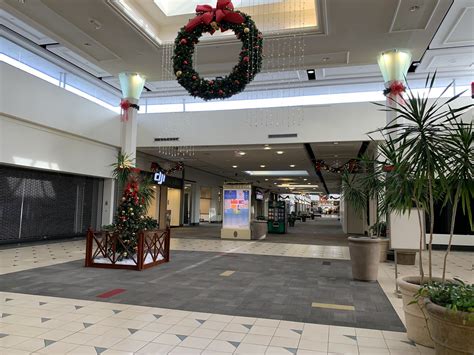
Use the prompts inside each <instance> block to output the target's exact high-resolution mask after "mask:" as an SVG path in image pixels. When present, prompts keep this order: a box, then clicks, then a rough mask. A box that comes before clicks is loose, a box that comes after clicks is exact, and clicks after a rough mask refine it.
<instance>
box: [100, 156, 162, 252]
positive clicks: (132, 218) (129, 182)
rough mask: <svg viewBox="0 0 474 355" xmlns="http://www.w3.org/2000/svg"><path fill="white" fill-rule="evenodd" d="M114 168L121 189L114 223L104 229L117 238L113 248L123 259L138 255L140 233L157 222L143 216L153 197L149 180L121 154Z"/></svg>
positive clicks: (151, 227)
mask: <svg viewBox="0 0 474 355" xmlns="http://www.w3.org/2000/svg"><path fill="white" fill-rule="evenodd" d="M113 167H114V177H115V178H116V179H117V180H118V182H119V184H120V186H123V187H124V188H123V193H122V198H121V201H120V204H119V206H118V208H117V213H116V215H115V218H114V224H113V225H111V226H108V227H107V229H108V230H109V231H111V232H112V233H114V234H115V235H117V236H118V237H119V238H118V239H117V241H116V243H115V246H114V248H115V252H116V253H118V254H119V255H120V258H121V259H122V258H129V257H133V256H134V255H135V254H136V253H137V245H138V235H139V233H140V231H143V230H147V229H153V228H157V226H158V222H157V221H156V220H154V219H152V218H150V217H147V216H146V211H147V209H148V206H149V205H150V203H151V201H152V200H153V197H154V192H153V188H152V182H151V179H150V178H147V177H146V176H143V175H142V174H141V171H140V169H137V168H135V167H133V164H132V161H131V159H130V158H129V157H128V156H126V155H123V154H119V156H118V159H117V163H116V164H113Z"/></svg>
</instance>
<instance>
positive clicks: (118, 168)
mask: <svg viewBox="0 0 474 355" xmlns="http://www.w3.org/2000/svg"><path fill="white" fill-rule="evenodd" d="M110 166H111V167H113V168H114V170H113V172H112V176H113V177H114V178H115V179H117V180H118V182H119V184H120V185H121V186H123V185H125V183H126V182H127V180H128V178H129V176H130V173H131V172H132V169H133V160H132V159H131V157H130V156H129V155H127V154H122V153H118V155H117V162H116V163H114V164H111V165H110Z"/></svg>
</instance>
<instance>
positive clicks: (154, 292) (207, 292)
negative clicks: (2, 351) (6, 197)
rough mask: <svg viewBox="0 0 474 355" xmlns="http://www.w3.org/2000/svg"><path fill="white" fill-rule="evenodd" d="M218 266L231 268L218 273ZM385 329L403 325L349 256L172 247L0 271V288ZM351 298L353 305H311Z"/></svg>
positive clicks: (343, 302)
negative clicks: (167, 254)
mask: <svg viewBox="0 0 474 355" xmlns="http://www.w3.org/2000/svg"><path fill="white" fill-rule="evenodd" d="M225 271H235V272H234V273H232V274H231V275H230V276H221V274H222V273H223V272H225ZM117 288H123V289H125V290H126V291H125V292H123V293H121V294H119V295H116V296H114V297H111V298H109V299H106V300H107V301H110V302H116V303H127V304H133V305H145V306H154V307H164V308H174V309H182V310H189V311H197V312H211V313H220V314H228V315H237V316H251V317H262V318H274V319H282V320H289V321H299V322H309V323H319V324H331V325H341V326H350V327H359V328H371V329H381V330H390V331H404V330H405V329H404V327H403V324H402V322H401V321H400V319H399V318H398V316H397V314H396V313H395V311H394V309H393V307H392V305H391V304H390V302H389V300H388V299H387V297H386V296H385V294H384V292H383V290H382V289H381V287H380V285H379V284H378V283H362V282H356V281H353V280H352V279H351V270H350V262H348V261H342V260H323V259H314V258H289V257H279V256H262V255H249V254H228V253H227V254H226V253H210V252H188V251H175V252H173V254H172V260H171V262H170V263H169V264H164V265H161V266H158V267H155V268H152V269H148V270H146V271H143V272H136V271H127V270H106V269H94V268H84V267H83V262H82V261H73V262H69V263H64V264H58V265H53V266H47V267H42V268H37V269H31V270H26V271H21V272H17V273H11V274H6V275H3V276H0V291H8V292H18V293H27V294H37V295H44V296H57V297H67V298H79V299H84V300H99V299H98V298H97V295H99V294H101V293H103V292H107V291H110V290H113V289H117ZM313 302H318V303H328V304H340V305H353V306H354V307H355V311H346V310H334V309H322V308H313V307H312V303H313Z"/></svg>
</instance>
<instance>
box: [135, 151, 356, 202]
mask: <svg viewBox="0 0 474 355" xmlns="http://www.w3.org/2000/svg"><path fill="white" fill-rule="evenodd" d="M337 143H338V144H334V143H332V142H331V143H311V148H312V150H313V153H314V155H315V157H316V159H318V160H319V159H322V160H324V161H325V162H326V163H327V164H329V165H331V166H332V165H335V164H337V165H338V166H341V165H343V164H344V163H346V162H348V161H349V160H350V159H354V158H356V157H357V154H358V152H359V150H360V148H361V145H362V142H337ZM264 148H265V146H264V145H244V146H207V147H206V146H204V147H195V153H194V155H193V156H190V157H187V158H185V159H184V160H182V161H184V163H185V165H186V166H191V167H193V168H197V169H201V170H204V171H207V172H209V173H212V174H216V175H220V176H223V177H225V178H226V179H232V180H237V181H249V182H252V183H253V184H255V185H256V186H259V187H262V188H268V189H272V190H274V191H278V192H288V191H289V190H288V189H287V188H278V185H280V184H290V185H293V184H295V185H307V184H311V185H318V187H317V188H313V187H310V188H295V189H294V191H295V192H309V193H317V192H321V193H324V194H325V193H326V192H325V189H324V187H323V184H322V183H321V181H320V179H319V177H318V176H317V175H316V170H315V168H314V164H313V163H312V162H311V160H310V158H309V156H308V154H307V151H306V149H305V147H304V145H303V144H274V145H273V144H272V145H270V148H271V149H269V150H266V149H264ZM139 151H141V152H143V153H147V154H150V155H153V156H156V157H161V158H166V159H170V157H169V156H167V155H162V154H160V153H159V149H158V148H156V147H149V148H146V147H141V148H139ZM277 151H283V152H284V154H282V155H279V154H277V153H276V152H277ZM238 152H245V153H246V154H245V155H244V156H241V155H239V154H238ZM171 160H180V159H179V158H173V159H171ZM262 164H263V165H265V167H264V168H261V167H260V165H262ZM234 165H236V166H237V168H233V166H234ZM290 165H295V166H294V167H290ZM248 170H304V171H307V172H308V174H309V175H308V176H306V174H302V175H300V176H296V177H282V176H276V177H274V176H250V175H248V174H247V173H245V171H248ZM322 175H323V177H324V180H325V182H326V184H327V187H328V189H329V191H330V193H338V192H340V184H341V178H340V175H339V174H336V173H330V172H328V171H322ZM265 179H268V181H265ZM304 179H306V180H304ZM275 183H276V184H275Z"/></svg>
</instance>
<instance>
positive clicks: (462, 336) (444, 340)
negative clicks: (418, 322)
mask: <svg viewBox="0 0 474 355" xmlns="http://www.w3.org/2000/svg"><path fill="white" fill-rule="evenodd" d="M425 307H426V311H427V313H428V325H429V328H430V332H431V336H432V337H433V341H434V346H435V351H436V355H468V354H470V355H472V354H474V317H473V315H472V314H469V313H467V312H453V311H450V310H448V309H447V308H445V307H441V306H439V305H437V304H434V303H433V302H431V301H430V300H428V299H427V300H425ZM469 315H470V319H469Z"/></svg>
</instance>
